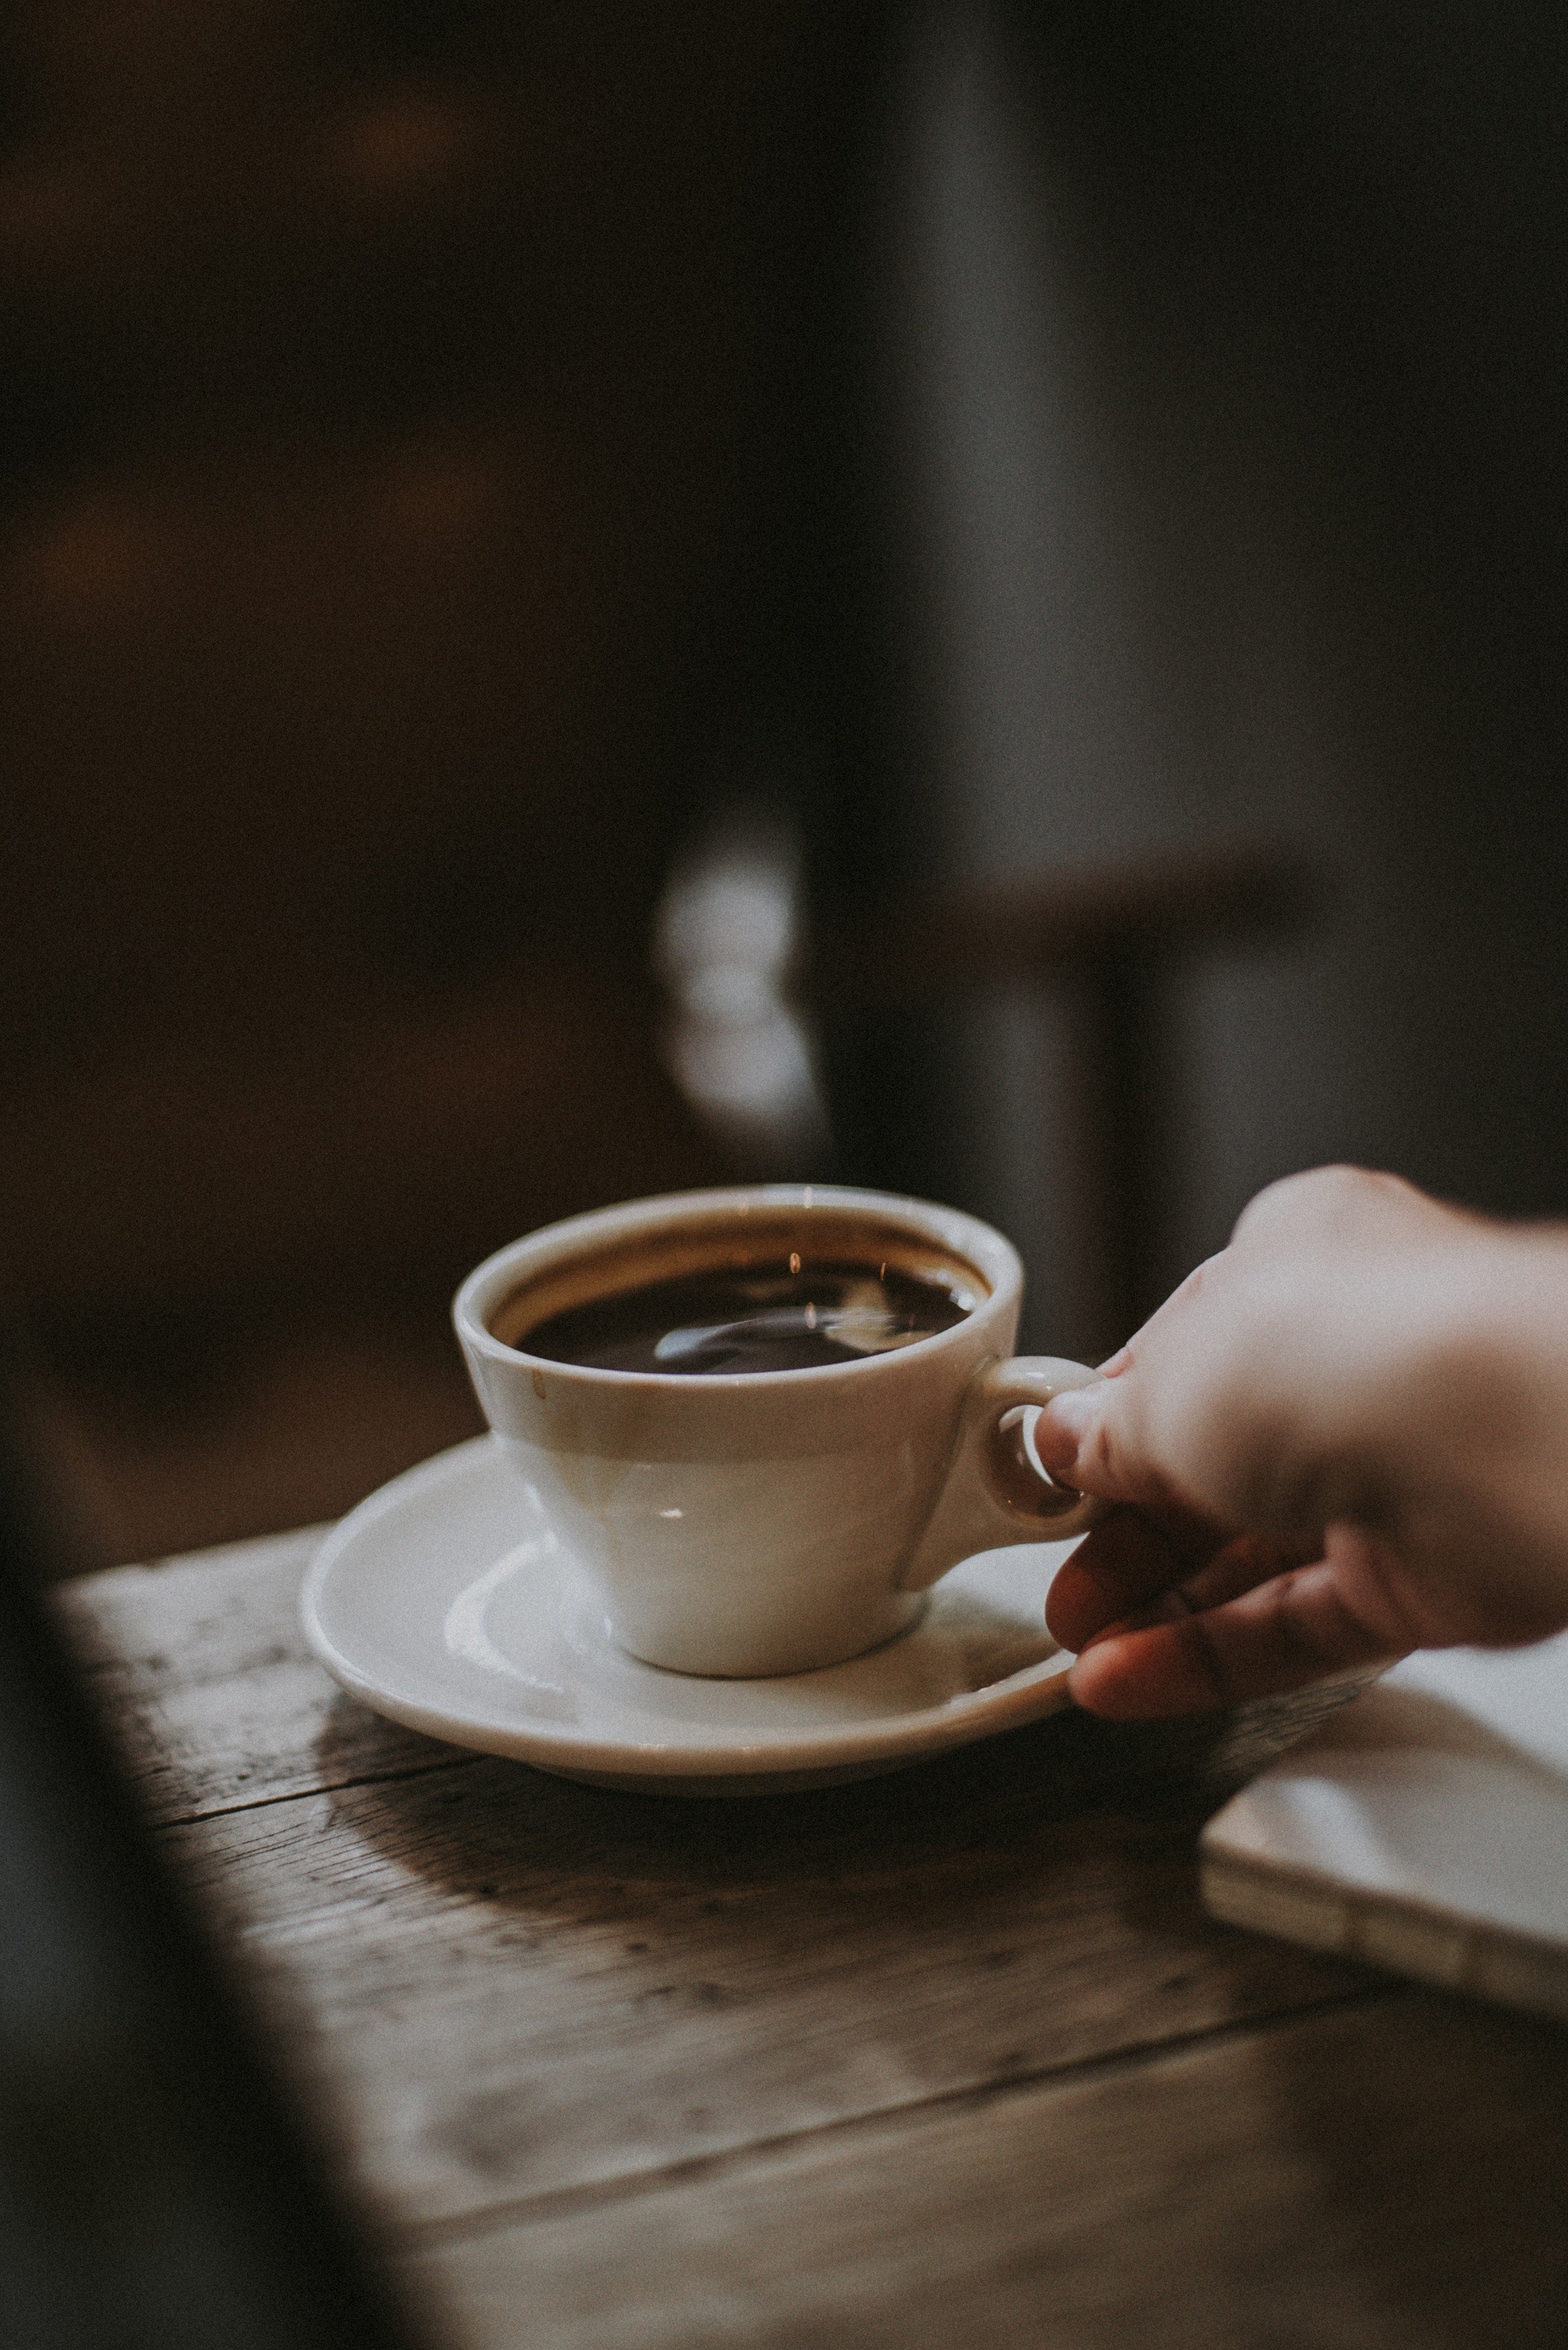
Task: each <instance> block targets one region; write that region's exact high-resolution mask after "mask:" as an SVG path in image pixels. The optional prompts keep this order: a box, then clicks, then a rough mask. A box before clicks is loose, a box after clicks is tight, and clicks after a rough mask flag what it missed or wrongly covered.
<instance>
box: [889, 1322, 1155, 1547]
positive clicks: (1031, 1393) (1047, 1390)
mask: <svg viewBox="0 0 1568 2350" xmlns="http://www.w3.org/2000/svg"><path fill="white" fill-rule="evenodd" d="M1098 1377H1099V1373H1098V1372H1097V1371H1091V1370H1090V1369H1089V1368H1088V1367H1087V1366H1086V1365H1085V1364H1083V1363H1070V1362H1068V1361H1066V1360H1065V1359H1064V1357H1061V1356H1059V1355H1015V1356H1014V1357H1012V1360H1011V1362H1005V1363H1004V1362H998V1361H994V1360H993V1361H992V1362H989V1363H985V1364H982V1366H981V1368H980V1369H979V1370H978V1371H976V1373H975V1375H974V1377H973V1378H971V1381H970V1383H969V1387H968V1389H967V1390H966V1392H965V1395H964V1399H963V1405H962V1409H961V1418H960V1421H959V1433H958V1441H957V1443H956V1444H955V1446H954V1448H953V1458H952V1466H951V1467H950V1470H949V1471H948V1479H947V1483H946V1484H945V1485H944V1486H943V1487H942V1490H941V1492H940V1496H939V1497H938V1501H937V1506H936V1508H935V1509H934V1510H933V1511H932V1513H931V1516H930V1519H929V1523H928V1524H927V1527H926V1530H925V1533H924V1534H922V1535H921V1536H920V1539H919V1542H918V1543H917V1544H916V1545H915V1549H914V1552H913V1554H912V1555H911V1557H910V1559H909V1565H907V1566H906V1567H905V1569H904V1572H903V1575H901V1576H900V1578H899V1581H900V1585H901V1587H902V1588H903V1589H904V1590H906V1591H922V1590H924V1589H925V1587H926V1586H927V1585H928V1584H932V1583H935V1582H936V1580H937V1578H938V1577H939V1575H945V1574H946V1573H947V1571H948V1569H949V1568H950V1566H957V1565H958V1563H959V1561H960V1560H961V1559H964V1558H971V1557H972V1556H973V1555H974V1554H975V1552H976V1551H977V1550H1001V1549H1002V1547H1003V1545H1004V1544H1008V1543H1038V1542H1065V1541H1068V1540H1069V1539H1070V1538H1071V1537H1072V1536H1073V1535H1075V1534H1085V1533H1086V1532H1087V1531H1088V1529H1089V1527H1090V1526H1092V1525H1093V1524H1094V1523H1095V1521H1096V1518H1100V1517H1103V1516H1104V1515H1105V1513H1106V1507H1107V1506H1108V1505H1107V1504H1106V1503H1104V1502H1100V1501H1096V1499H1095V1498H1094V1496H1093V1495H1092V1494H1088V1493H1080V1492H1075V1490H1074V1488H1073V1487H1072V1486H1070V1485H1058V1484H1055V1483H1054V1482H1052V1480H1051V1479H1050V1478H1048V1477H1046V1476H1044V1474H1043V1473H1042V1472H1041V1471H1040V1470H1038V1469H1036V1468H1035V1466H1034V1464H1033V1461H1031V1459H1030V1457H1029V1454H1028V1451H1027V1450H1026V1448H1025V1446H1024V1443H1023V1427H1022V1424H1021V1423H1022V1421H1023V1414H1024V1412H1025V1411H1026V1410H1027V1409H1029V1408H1030V1407H1031V1406H1032V1405H1034V1404H1047V1403H1049V1402H1050V1400H1051V1399H1052V1397H1053V1396H1057V1395H1061V1394H1062V1393H1063V1391H1064V1389H1065V1388H1083V1387H1088V1386H1090V1385H1091V1384H1092V1383H1093V1381H1094V1380H1096V1379H1097V1378H1098Z"/></svg>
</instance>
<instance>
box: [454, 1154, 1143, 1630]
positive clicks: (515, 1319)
mask: <svg viewBox="0 0 1568 2350" xmlns="http://www.w3.org/2000/svg"><path fill="white" fill-rule="evenodd" d="M792 1249H796V1250H798V1251H799V1252H800V1253H801V1255H802V1256H803V1258H805V1260H806V1261H807V1262H810V1261H812V1260H813V1259H815V1260H816V1261H818V1262H820V1261H822V1260H823V1259H824V1258H826V1257H832V1258H835V1259H837V1260H840V1261H842V1260H844V1259H846V1258H847V1259H850V1260H852V1261H854V1262H857V1263H876V1262H877V1260H878V1258H879V1257H880V1258H883V1259H888V1258H890V1259H893V1260H896V1261H897V1262H898V1263H901V1264H903V1265H905V1266H906V1267H907V1268H908V1269H909V1270H913V1271H918V1270H919V1266H920V1265H921V1263H942V1264H945V1265H949V1266H950V1265H951V1264H952V1263H954V1262H955V1261H956V1263H957V1264H958V1265H959V1266H961V1267H962V1268H964V1269H965V1270H966V1271H967V1272H969V1273H971V1274H973V1276H974V1279H973V1281H972V1283H971V1284H967V1285H968V1286H969V1287H970V1289H971V1294H972V1295H973V1296H974V1298H975V1300H976V1303H975V1305H974V1308H973V1310H972V1311H971V1312H970V1313H968V1314H966V1315H964V1317H963V1319H962V1320H961V1321H960V1322H958V1323H956V1324H955V1325H954V1326H952V1327H951V1328H950V1329H948V1330H943V1331H940V1332H938V1333H936V1334H935V1335H934V1336H930V1337H927V1338H922V1339H919V1340H918V1341H917V1342H915V1343H914V1344H913V1345H910V1346H908V1347H900V1348H897V1349H894V1350H892V1351H890V1352H888V1353H886V1354H880V1355H867V1356H865V1357H860V1358H859V1359H857V1360H855V1361H851V1362H846V1363H842V1364H832V1365H829V1366H826V1367H822V1368H815V1369H809V1370H797V1371H763V1372H750V1373H742V1374H721V1375H718V1376H704V1377H700V1378H693V1377H690V1376H681V1375H680V1374H674V1373H667V1372H642V1371H611V1370H601V1369H597V1368H596V1367H592V1366H587V1365H581V1364H575V1363H558V1362H555V1361H552V1360H548V1359H545V1358H544V1357H535V1356H531V1355H530V1354H529V1353H528V1352H527V1330H528V1328H529V1327H530V1326H534V1325H536V1324H537V1323H538V1322H539V1321H541V1320H543V1319H544V1318H545V1316H546V1315H550V1314H553V1313H556V1312H558V1311H560V1310H562V1309H563V1308H564V1307H565V1306H566V1305H576V1304H580V1303H584V1302H586V1301H587V1300H588V1299H589V1298H594V1297H602V1296H607V1295H613V1294H614V1293H615V1292H616V1291H618V1290H622V1289H627V1288H630V1287H633V1286H635V1285H637V1284H639V1283H640V1282H645V1281H655V1280H660V1279H664V1278H669V1277H673V1276H674V1275H676V1274H684V1273H689V1272H694V1271H698V1270H702V1269H708V1268H713V1267H718V1266H723V1265H735V1264H737V1263H746V1262H763V1261H767V1260H772V1261H774V1262H777V1261H779V1260H780V1259H781V1258H782V1257H783V1256H785V1255H787V1254H788V1253H790V1251H791V1250H792ZM1022 1295H1023V1272H1022V1268H1021V1266H1020V1264H1019V1261H1018V1257H1017V1254H1016V1253H1015V1251H1014V1250H1013V1249H1012V1246H1011V1245H1010V1244H1009V1243H1008V1242H1006V1241H1004V1240H1003V1239H1002V1235H1001V1234H1000V1233H999V1232H992V1230H991V1229H990V1227H989V1226H988V1225H985V1224H982V1223H980V1222H976V1220H975V1219H974V1218H973V1217H971V1216H964V1215H961V1214H959V1213H958V1212H957V1211H956V1210H952V1209H948V1208H940V1207H934V1206H930V1205H929V1204H928V1203H926V1202H925V1201H915V1200H904V1199H898V1198H896V1197H893V1196H892V1195H890V1194H884V1193H881V1192H873V1191H846V1190H842V1189H839V1188H836V1187H828V1186H825V1185H821V1184H816V1185H810V1186H802V1185H782V1184H770V1185H765V1186H756V1187H753V1188H749V1189H746V1190H734V1191H691V1192H680V1193H676V1194H673V1195H671V1196H670V1197H668V1198H665V1199H659V1200H639V1201H633V1202H631V1203H630V1204H629V1205H628V1206H625V1207H619V1208H606V1209H602V1210H600V1211H597V1212H596V1213H594V1214H592V1215H587V1216H577V1217H574V1218H573V1219H572V1220H571V1221H570V1222H566V1223H561V1224H552V1225H550V1226H548V1227H547V1228H546V1229H545V1231H543V1232H534V1233H531V1234H530V1235H529V1236H528V1238H527V1239H525V1240H521V1241H518V1242H515V1243H514V1244H513V1246H512V1247H510V1248H506V1249H502V1250H501V1251H500V1252H499V1253H497V1254H496V1255H494V1256H493V1257H491V1258H489V1259H488V1260H487V1261H486V1262H485V1263H483V1264H482V1265H481V1266H480V1267H479V1268H478V1270H477V1271H476V1272H474V1273H472V1274H470V1275H469V1278H468V1279H467V1281H466V1282H464V1284H463V1285H462V1289H461V1290H460V1291H459V1292H458V1295H457V1299H456V1303H455V1305H454V1308H453V1314H454V1319H455V1321H456V1325H457V1331H458V1336H459V1338H460V1339H461V1341H462V1348H463V1353H464V1355H465V1357H466V1358H467V1362H468V1367H469V1371H470V1374H471V1376H472V1379H473V1384H474V1387H475V1389H476V1390H477V1392H478V1396H479V1399H480V1402H481V1404H482V1405H483V1409H484V1411H485V1414H486V1416H487V1417H488V1419H489V1421H490V1424H491V1427H492V1428H493V1430H494V1431H495V1434H496V1435H497V1437H498V1438H499V1439H500V1440H501V1441H502V1443H503V1444H504V1446H505V1448H506V1450H507V1451H508V1452H509V1454H510V1455H511V1457H512V1459H513V1460H514V1462H515V1464H516V1467H517V1470H518V1472H519V1475H520V1477H521V1478H522V1479H523V1480H524V1481H525V1482H526V1483H527V1484H528V1485H530V1486H532V1487H533V1488H534V1490H535V1492H536V1493H537V1495H538V1497H539V1499H540V1501H541V1502H542V1503H543V1504H544V1506H545V1512H546V1513H547V1515H548V1517H549V1519H550V1521H551V1523H553V1525H554V1526H555V1528H556V1532H557V1533H558V1534H559V1535H560V1537H561V1540H562V1542H563V1543H564V1544H565V1545H566V1549H567V1551H568V1552H569V1553H570V1555H571V1556H572V1558H573V1559H574V1561H575V1562H576V1565H577V1566H578V1568H579V1569H580V1571H581V1572H582V1574H583V1575H585V1576H587V1578H588V1579H589V1580H590V1581H591V1582H592V1584H593V1585H594V1586H596V1588H597V1593H598V1595H599V1596H600V1597H601V1599H602V1602H603V1606H604V1609H605V1613H606V1617H607V1622H608V1626H609V1628H610V1631H611V1633H612V1634H613V1636H614V1638H616V1639H617V1640H618V1642H619V1643H620V1645H621V1646H622V1647H623V1648H627V1649H629V1650H630V1652H631V1654H632V1655H633V1656H636V1657H640V1658H643V1659H646V1660H647V1661H648V1662H649V1663H650V1664H655V1665H663V1666H667V1667H669V1668H670V1669H672V1670H674V1671H678V1672H688V1673H705V1674H722V1675H733V1676H744V1675H758V1674H770V1673H787V1672H799V1671H804V1670H806V1669H810V1668H812V1667H815V1666H820V1665H828V1664H836V1663H839V1662H841V1661H842V1660H843V1659H846V1658H848V1657H853V1656H858V1655H859V1654H860V1653H861V1651H862V1650H864V1649H867V1648H874V1647H875V1646H876V1645H877V1643H878V1642H879V1641H882V1640H886V1639H888V1638H891V1637H892V1636H893V1635H894V1634H895V1633H897V1632H898V1631H900V1630H902V1629H903V1628H904V1627H906V1626H907V1625H909V1624H910V1623H912V1622H913V1621H914V1620H915V1618H916V1617H918V1616H919V1613H920V1611H921V1609H922V1608H923V1607H924V1605H925V1596H924V1595H925V1590H926V1588H927V1586H929V1585H930V1584H931V1583H933V1582H935V1580H936V1579H937V1577H938V1576H939V1575H942V1574H944V1573H945V1572H946V1571H947V1569H948V1568H949V1567H950V1566H955V1565H957V1564H958V1562H959V1560H960V1559H961V1558H967V1557H969V1556H970V1555H971V1554H972V1553H974V1552H975V1551H978V1550H985V1549H990V1548H992V1547H995V1546H998V1545H1000V1544H1004V1543H1015V1542H1041V1541H1049V1540H1054V1539H1057V1538H1058V1537H1063V1536H1066V1535H1068V1534H1075V1533H1077V1532H1079V1531H1081V1529H1082V1528H1083V1527H1084V1526H1085V1525H1086V1524H1087V1523H1089V1522H1090V1519H1091V1518H1092V1517H1093V1516H1094V1515H1095V1514H1096V1505H1094V1504H1093V1503H1087V1502H1085V1501H1083V1500H1081V1499H1080V1498H1079V1497H1078V1496H1077V1495H1075V1494H1072V1493H1069V1492H1065V1491H1064V1489H1062V1488H1059V1487H1055V1486H1052V1485H1050V1484H1049V1483H1048V1482H1046V1481H1045V1480H1044V1479H1043V1478H1041V1477H1040V1476H1039V1475H1038V1474H1037V1473H1036V1472H1035V1471H1033V1470H1032V1469H1031V1468H1030V1466H1029V1465H1028V1462H1027V1460H1026V1459H1025V1458H1024V1457H1023V1454H1022V1451H1021V1448H1020V1446H1019V1443H1018V1440H1017V1430H1016V1426H1015V1425H1010V1423H1016V1422H1017V1420H1018V1419H1020V1417H1021V1413H1020V1410H1019V1407H1021V1406H1026V1405H1029V1404H1038V1403H1044V1402H1047V1401H1049V1399H1050V1397H1051V1396H1052V1395H1053V1394H1054V1393H1055V1392H1057V1391H1058V1390H1059V1389H1060V1388H1063V1387H1067V1386H1075V1385H1078V1384H1080V1383H1081V1382H1082V1381H1084V1380H1085V1379H1087V1378H1091V1377H1092V1376H1093V1374H1092V1373H1090V1372H1088V1371H1085V1369H1084V1368H1083V1367H1081V1366H1079V1365H1077V1364H1071V1363H1062V1362H1057V1361H1055V1360H1054V1359H1050V1358H1044V1357H1024V1358H1018V1359H1014V1358H1012V1345H1013V1341H1014V1338H1015V1336H1016V1333H1017V1328H1018V1312H1019V1305H1020V1303H1021V1299H1022ZM498 1333H499V1334H501V1335H498ZM513 1339H515V1343H511V1341H512V1340H513Z"/></svg>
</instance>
